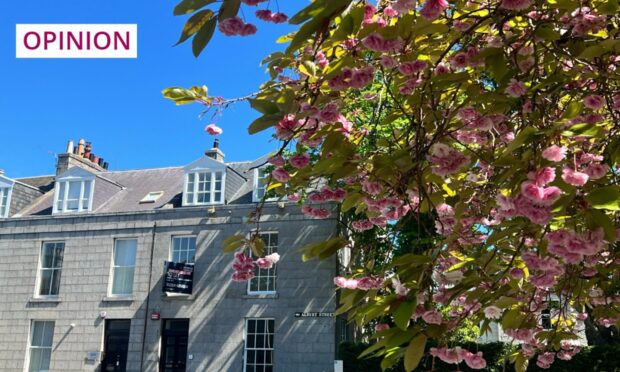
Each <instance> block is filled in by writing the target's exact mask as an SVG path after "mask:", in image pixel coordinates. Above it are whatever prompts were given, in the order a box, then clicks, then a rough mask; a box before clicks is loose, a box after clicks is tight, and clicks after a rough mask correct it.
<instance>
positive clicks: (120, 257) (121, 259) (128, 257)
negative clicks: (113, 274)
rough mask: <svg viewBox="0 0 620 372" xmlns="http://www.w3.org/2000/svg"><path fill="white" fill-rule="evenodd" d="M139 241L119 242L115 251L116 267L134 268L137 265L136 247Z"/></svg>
mask: <svg viewBox="0 0 620 372" xmlns="http://www.w3.org/2000/svg"><path fill="white" fill-rule="evenodd" d="M137 244H138V241H137V240H135V239H131V240H117V241H116V247H115V250H114V264H115V265H116V266H134V265H135V264H136V246H137Z"/></svg>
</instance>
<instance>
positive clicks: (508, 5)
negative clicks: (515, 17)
mask: <svg viewBox="0 0 620 372" xmlns="http://www.w3.org/2000/svg"><path fill="white" fill-rule="evenodd" d="M530 5H532V1H531V0H503V1H502V3H501V5H500V7H501V8H504V9H508V10H515V11H519V10H524V9H527V8H529V7H530Z"/></svg>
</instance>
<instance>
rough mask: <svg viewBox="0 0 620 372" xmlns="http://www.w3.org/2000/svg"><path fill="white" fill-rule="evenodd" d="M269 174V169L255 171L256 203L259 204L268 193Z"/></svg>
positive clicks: (263, 168)
mask: <svg viewBox="0 0 620 372" xmlns="http://www.w3.org/2000/svg"><path fill="white" fill-rule="evenodd" d="M268 177H269V173H268V172H267V168H265V167H262V168H256V169H254V202H259V201H261V200H262V199H263V197H264V196H265V193H266V192H267V181H268Z"/></svg>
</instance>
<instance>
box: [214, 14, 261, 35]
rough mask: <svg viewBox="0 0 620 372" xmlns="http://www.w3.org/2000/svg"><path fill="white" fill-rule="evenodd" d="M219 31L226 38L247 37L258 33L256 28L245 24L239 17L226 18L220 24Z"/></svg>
mask: <svg viewBox="0 0 620 372" xmlns="http://www.w3.org/2000/svg"><path fill="white" fill-rule="evenodd" d="M218 29H219V30H220V32H221V33H223V34H224V35H226V36H235V35H241V36H247V35H252V34H255V33H256V26H254V25H253V24H250V23H245V22H243V20H242V19H241V18H239V17H238V16H235V17H231V18H226V19H225V20H223V21H221V22H220V23H219V24H218Z"/></svg>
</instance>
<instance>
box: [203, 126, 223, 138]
mask: <svg viewBox="0 0 620 372" xmlns="http://www.w3.org/2000/svg"><path fill="white" fill-rule="evenodd" d="M205 132H207V133H209V134H210V135H212V136H217V135H220V134H222V133H223V132H224V131H223V130H222V128H220V127H218V126H217V125H215V124H209V125H207V127H206V128H205Z"/></svg>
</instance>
